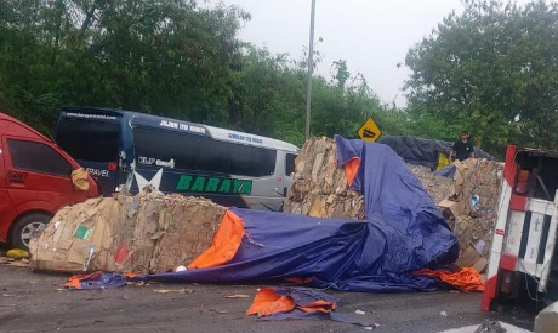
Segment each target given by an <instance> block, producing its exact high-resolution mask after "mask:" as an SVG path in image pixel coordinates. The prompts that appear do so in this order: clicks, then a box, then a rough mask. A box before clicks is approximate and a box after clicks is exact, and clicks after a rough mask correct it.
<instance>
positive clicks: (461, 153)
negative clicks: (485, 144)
mask: <svg viewBox="0 0 558 333" xmlns="http://www.w3.org/2000/svg"><path fill="white" fill-rule="evenodd" d="M449 157H450V161H453V158H454V157H455V159H457V160H459V161H464V160H466V159H468V158H474V157H475V148H473V142H471V140H469V132H467V131H462V132H461V140H459V141H457V142H456V143H455V144H454V145H453V148H452V149H451V152H450V156H449Z"/></svg>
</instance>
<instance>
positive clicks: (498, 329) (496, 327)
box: [475, 320, 507, 333]
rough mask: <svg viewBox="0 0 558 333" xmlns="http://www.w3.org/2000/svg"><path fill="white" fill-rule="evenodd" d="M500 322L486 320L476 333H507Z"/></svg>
mask: <svg viewBox="0 0 558 333" xmlns="http://www.w3.org/2000/svg"><path fill="white" fill-rule="evenodd" d="M506 332H507V330H506V329H505V328H503V327H502V325H501V324H500V322H497V321H490V320H486V321H485V322H484V323H482V324H481V325H480V326H479V327H478V328H477V329H476V330H475V333H506Z"/></svg>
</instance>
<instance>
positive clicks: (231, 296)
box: [225, 295, 252, 298]
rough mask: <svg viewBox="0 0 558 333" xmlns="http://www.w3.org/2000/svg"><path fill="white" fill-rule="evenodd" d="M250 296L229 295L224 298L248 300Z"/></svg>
mask: <svg viewBox="0 0 558 333" xmlns="http://www.w3.org/2000/svg"><path fill="white" fill-rule="evenodd" d="M250 297H252V296H250V295H229V296H225V298H250Z"/></svg>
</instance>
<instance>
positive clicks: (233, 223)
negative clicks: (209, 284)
mask: <svg viewBox="0 0 558 333" xmlns="http://www.w3.org/2000/svg"><path fill="white" fill-rule="evenodd" d="M243 237H244V221H242V219H241V218H240V217H238V215H236V214H234V213H232V212H231V211H227V212H226V213H225V215H224V216H223V219H222V220H221V226H220V227H219V230H217V233H216V234H215V237H214V238H213V240H212V241H211V246H209V248H208V249H207V250H205V252H203V253H202V254H200V256H199V257H197V258H196V259H195V260H194V261H192V262H191V263H190V264H189V265H188V269H198V268H207V267H215V266H221V265H224V264H226V263H228V262H229V261H231V260H232V258H233V257H234V256H235V254H236V252H237V251H238V248H239V247H240V242H241V241H242V238H243Z"/></svg>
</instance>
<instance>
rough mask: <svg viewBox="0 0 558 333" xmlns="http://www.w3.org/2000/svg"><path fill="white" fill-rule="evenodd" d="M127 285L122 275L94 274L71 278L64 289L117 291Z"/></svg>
mask: <svg viewBox="0 0 558 333" xmlns="http://www.w3.org/2000/svg"><path fill="white" fill-rule="evenodd" d="M125 285H126V277H125V275H124V274H122V273H107V272H93V273H91V274H84V275H74V276H72V277H70V278H69V279H68V283H66V284H65V285H64V288H66V289H69V290H99V289H117V288H121V287H123V286H125Z"/></svg>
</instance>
